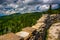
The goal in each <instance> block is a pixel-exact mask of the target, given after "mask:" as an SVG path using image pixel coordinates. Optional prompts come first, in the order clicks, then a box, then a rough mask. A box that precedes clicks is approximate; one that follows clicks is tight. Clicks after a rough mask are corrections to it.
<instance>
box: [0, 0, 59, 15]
mask: <svg viewBox="0 0 60 40" xmlns="http://www.w3.org/2000/svg"><path fill="white" fill-rule="evenodd" d="M46 3H48V4H46ZM49 3H60V0H0V16H2V15H10V14H13V13H29V12H42V11H46V10H48V9H49ZM58 7H59V5H58V4H54V5H52V9H56V8H58Z"/></svg>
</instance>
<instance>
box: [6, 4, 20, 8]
mask: <svg viewBox="0 0 60 40" xmlns="http://www.w3.org/2000/svg"><path fill="white" fill-rule="evenodd" d="M7 6H8V7H12V8H17V7H18V6H19V5H17V4H8V5H7Z"/></svg>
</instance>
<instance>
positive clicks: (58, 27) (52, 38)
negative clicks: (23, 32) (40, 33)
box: [47, 23, 60, 40]
mask: <svg viewBox="0 0 60 40" xmlns="http://www.w3.org/2000/svg"><path fill="white" fill-rule="evenodd" d="M47 40H60V23H55V24H53V25H52V26H51V27H50V29H49V30H48V35H47Z"/></svg>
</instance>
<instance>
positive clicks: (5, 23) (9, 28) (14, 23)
mask: <svg viewBox="0 0 60 40" xmlns="http://www.w3.org/2000/svg"><path fill="white" fill-rule="evenodd" d="M46 13H48V14H53V13H60V12H59V9H56V10H48V11H46V12H34V13H25V14H20V13H15V14H12V15H7V16H2V17H0V35H2V34H5V33H8V32H14V33H16V32H18V31H21V29H22V28H24V27H27V26H29V27H31V26H32V25H34V24H35V23H36V21H37V20H38V19H39V18H40V17H41V16H42V14H46Z"/></svg>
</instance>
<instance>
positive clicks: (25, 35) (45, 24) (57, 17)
mask: <svg viewBox="0 0 60 40" xmlns="http://www.w3.org/2000/svg"><path fill="white" fill-rule="evenodd" d="M58 22H59V23H58ZM55 23H56V24H55ZM52 24H53V25H52ZM51 25H52V26H51ZM58 25H60V14H51V15H50V14H43V15H42V17H41V18H40V19H39V20H37V23H36V24H35V25H33V26H32V27H26V28H23V29H22V31H20V32H17V33H16V34H15V35H17V36H19V37H20V38H21V40H45V39H46V35H47V40H55V39H56V38H57V39H59V37H60V32H59V31H60V29H59V28H60V26H58ZM47 30H49V31H48V34H46V32H47ZM57 30H59V31H57ZM52 31H54V32H52ZM55 32H56V33H58V32H59V33H58V34H55ZM49 33H50V34H49ZM50 36H51V37H50ZM52 36H55V37H54V38H52ZM51 38H52V39H51Z"/></svg>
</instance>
